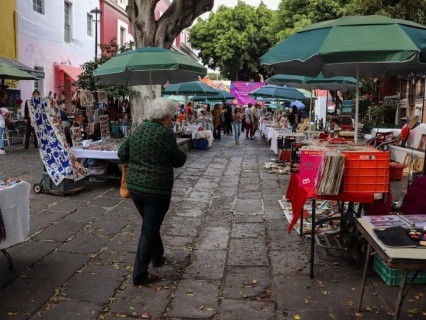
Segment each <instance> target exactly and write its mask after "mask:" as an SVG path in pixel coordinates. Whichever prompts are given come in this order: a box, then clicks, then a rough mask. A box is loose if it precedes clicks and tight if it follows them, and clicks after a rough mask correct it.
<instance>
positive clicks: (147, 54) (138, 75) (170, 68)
mask: <svg viewBox="0 0 426 320" xmlns="http://www.w3.org/2000/svg"><path fill="white" fill-rule="evenodd" d="M206 74H207V69H206V68H205V67H203V66H202V65H201V64H199V63H198V62H197V61H195V60H194V59H192V58H190V57H189V56H187V55H184V54H182V53H180V52H177V51H172V50H167V49H164V48H157V47H147V48H139V49H136V50H131V51H126V52H123V53H120V54H119V55H116V56H114V57H112V58H111V59H109V60H108V61H107V62H105V63H103V64H102V65H100V66H99V67H98V68H97V69H96V70H95V71H93V76H94V78H95V80H96V81H97V82H99V83H103V84H111V85H118V86H127V85H130V86H133V85H158V84H164V83H166V82H167V81H168V82H169V83H177V82H184V81H191V80H197V79H198V77H199V76H204V75H206Z"/></svg>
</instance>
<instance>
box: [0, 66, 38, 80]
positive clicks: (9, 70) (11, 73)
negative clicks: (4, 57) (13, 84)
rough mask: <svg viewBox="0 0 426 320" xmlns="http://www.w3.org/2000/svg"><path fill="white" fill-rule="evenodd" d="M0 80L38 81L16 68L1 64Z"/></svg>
mask: <svg viewBox="0 0 426 320" xmlns="http://www.w3.org/2000/svg"><path fill="white" fill-rule="evenodd" d="M0 79H8V80H37V78H36V77H34V76H32V75H30V74H29V73H27V72H25V71H22V70H19V69H17V68H15V67H12V66H9V65H6V64H3V63H2V64H0Z"/></svg>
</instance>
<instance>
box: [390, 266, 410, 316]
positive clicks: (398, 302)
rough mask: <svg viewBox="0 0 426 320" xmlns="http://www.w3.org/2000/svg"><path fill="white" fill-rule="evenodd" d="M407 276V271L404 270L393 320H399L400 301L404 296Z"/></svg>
mask: <svg viewBox="0 0 426 320" xmlns="http://www.w3.org/2000/svg"><path fill="white" fill-rule="evenodd" d="M407 275H408V270H404V274H403V275H402V280H401V286H400V287H399V293H398V300H397V301H396V308H395V314H394V315H393V319H394V320H398V319H399V314H400V313H401V306H402V300H403V299H404V296H405V293H406V292H405V285H406V284H407Z"/></svg>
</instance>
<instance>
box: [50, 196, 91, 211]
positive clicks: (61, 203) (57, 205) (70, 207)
mask: <svg viewBox="0 0 426 320" xmlns="http://www.w3.org/2000/svg"><path fill="white" fill-rule="evenodd" d="M56 199H57V201H55V202H52V203H51V204H50V205H49V207H48V209H47V210H49V211H51V212H58V211H59V212H74V211H76V210H77V209H78V208H80V207H82V206H83V205H85V203H84V202H82V201H79V200H77V199H75V198H58V197H57V198H56ZM58 199H59V200H58Z"/></svg>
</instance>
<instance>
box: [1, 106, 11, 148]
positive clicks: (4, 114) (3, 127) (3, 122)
mask: <svg viewBox="0 0 426 320" xmlns="http://www.w3.org/2000/svg"><path fill="white" fill-rule="evenodd" d="M9 116H10V113H9V110H8V109H7V108H5V107H3V106H0V154H6V151H5V150H4V140H3V135H4V131H5V130H6V119H7V118H8V117H9Z"/></svg>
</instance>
